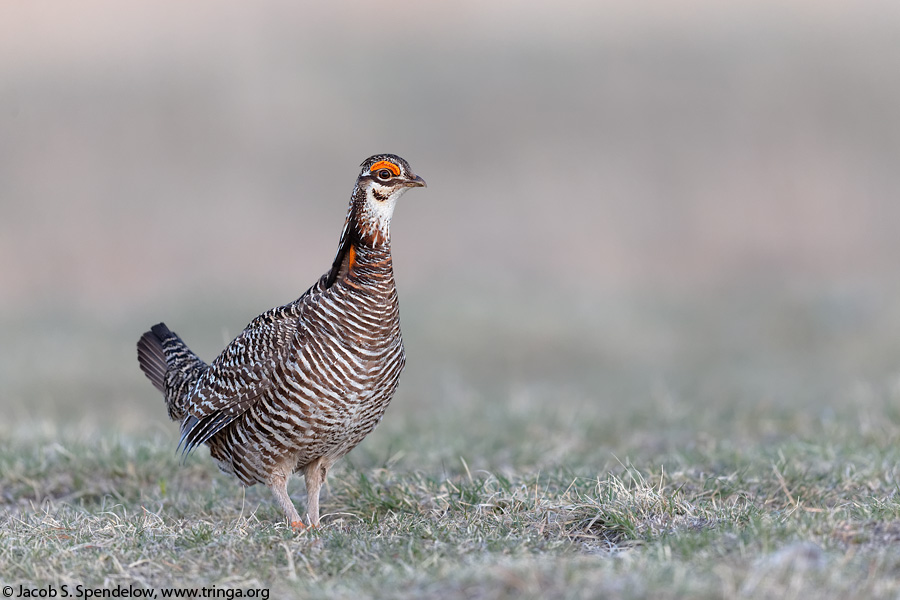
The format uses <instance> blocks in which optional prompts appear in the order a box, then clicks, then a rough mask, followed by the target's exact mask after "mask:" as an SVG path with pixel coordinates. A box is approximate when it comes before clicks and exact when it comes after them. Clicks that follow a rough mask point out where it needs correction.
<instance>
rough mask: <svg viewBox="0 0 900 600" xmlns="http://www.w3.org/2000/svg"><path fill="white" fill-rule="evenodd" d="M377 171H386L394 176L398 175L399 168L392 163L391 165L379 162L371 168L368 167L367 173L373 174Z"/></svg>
mask: <svg viewBox="0 0 900 600" xmlns="http://www.w3.org/2000/svg"><path fill="white" fill-rule="evenodd" d="M379 169H387V170H388V171H390V172H391V173H393V174H394V175H399V174H400V167H398V166H397V165H395V164H394V163H392V162H390V161H388V160H380V161H378V162H377V163H375V164H374V165H372V166H371V167H369V173H374V172H375V171H377V170H379Z"/></svg>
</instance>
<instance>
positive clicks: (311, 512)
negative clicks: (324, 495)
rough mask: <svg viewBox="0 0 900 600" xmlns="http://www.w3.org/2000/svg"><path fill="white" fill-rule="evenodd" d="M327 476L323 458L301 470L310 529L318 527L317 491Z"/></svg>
mask: <svg viewBox="0 0 900 600" xmlns="http://www.w3.org/2000/svg"><path fill="white" fill-rule="evenodd" d="M327 474H328V466H327V465H326V463H325V460H324V458H317V459H316V460H314V461H312V462H311V463H309V464H308V465H306V468H304V469H303V476H304V478H305V479H306V513H307V517H308V518H309V526H310V527H318V526H319V491H320V490H321V489H322V484H323V483H324V482H325V477H326V475H327Z"/></svg>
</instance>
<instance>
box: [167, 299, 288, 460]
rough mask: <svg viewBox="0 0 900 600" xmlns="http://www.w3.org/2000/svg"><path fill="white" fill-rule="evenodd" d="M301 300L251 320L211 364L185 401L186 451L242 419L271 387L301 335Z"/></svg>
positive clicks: (183, 437) (183, 444)
mask: <svg viewBox="0 0 900 600" xmlns="http://www.w3.org/2000/svg"><path fill="white" fill-rule="evenodd" d="M296 304H297V303H293V304H288V305H285V306H282V307H279V308H274V309H272V310H270V311H267V312H265V313H263V314H261V315H260V316H258V317H257V318H256V319H254V320H253V322H251V323H250V324H249V325H248V326H247V328H246V329H244V331H242V332H241V334H240V335H239V336H237V337H236V338H235V339H234V340H233V341H232V342H231V343H230V344H228V346H227V347H226V348H225V350H223V351H222V353H221V354H220V355H219V356H218V357H217V358H216V359H215V360H214V361H213V362H212V363H211V364H210V365H209V369H208V370H207V371H206V372H205V373H204V374H203V375H202V376H201V378H200V380H199V381H198V382H197V387H196V388H195V389H194V391H193V392H192V393H191V396H190V398H189V399H188V402H187V415H186V416H185V418H184V420H183V421H182V424H181V441H180V442H179V444H178V445H179V447H180V448H182V455H184V456H186V455H187V454H189V453H190V452H191V451H192V450H193V449H194V448H196V447H197V446H199V445H201V444H203V443H204V442H206V441H207V440H209V439H210V438H211V437H212V436H214V435H215V434H216V433H218V432H219V431H221V430H222V429H223V428H225V427H226V426H227V425H228V424H229V423H231V422H232V421H234V420H235V419H237V418H238V417H240V416H241V415H242V414H244V412H246V411H247V410H248V409H249V408H250V407H251V406H253V404H255V403H256V401H257V400H258V399H259V398H260V397H262V396H263V395H264V394H265V393H266V392H267V391H268V390H270V389H271V388H272V386H273V378H274V375H275V370H276V368H277V365H279V364H281V363H282V362H283V361H284V360H286V357H287V355H288V354H289V353H290V352H291V348H292V346H293V342H294V339H295V336H297V334H298V313H297V308H296Z"/></svg>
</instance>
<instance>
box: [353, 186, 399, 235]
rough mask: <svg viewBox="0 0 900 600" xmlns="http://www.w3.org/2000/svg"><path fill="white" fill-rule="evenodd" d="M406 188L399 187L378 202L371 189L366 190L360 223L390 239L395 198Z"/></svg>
mask: <svg viewBox="0 0 900 600" xmlns="http://www.w3.org/2000/svg"><path fill="white" fill-rule="evenodd" d="M407 189H408V188H405V187H401V188H399V189H396V190H394V192H393V193H392V194H391V195H390V196H388V197H387V199H386V200H379V199H378V198H376V197H375V194H374V193H373V192H372V190H373V188H372V187H369V188H368V189H367V190H366V203H365V205H364V206H363V210H362V215H360V216H361V217H362V219H361V220H362V221H363V222H364V223H367V224H370V225H371V227H373V228H374V229H375V230H377V231H378V232H380V233H381V234H382V235H383V236H385V237H386V238H389V237H390V226H391V217H392V216H393V215H394V206H395V205H396V204H397V198H399V197H400V196H402V195H403V193H404V192H406V190H407Z"/></svg>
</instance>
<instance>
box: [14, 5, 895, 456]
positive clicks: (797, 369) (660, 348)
mask: <svg viewBox="0 0 900 600" xmlns="http://www.w3.org/2000/svg"><path fill="white" fill-rule="evenodd" d="M377 152H393V153H397V154H400V155H401V156H403V157H405V158H406V159H408V160H409V161H410V163H411V164H412V166H413V168H414V169H415V170H416V171H417V173H419V174H420V175H422V176H423V177H424V178H425V179H426V180H427V182H428V186H429V187H428V189H427V190H421V191H416V192H414V193H411V194H408V195H407V196H406V197H404V198H403V200H402V202H401V204H400V205H399V206H398V210H397V212H396V214H395V219H394V225H393V232H392V236H393V244H394V260H395V269H396V278H397V282H398V287H399V291H400V298H401V306H402V317H403V324H404V337H405V340H406V346H407V352H408V354H409V361H408V366H407V371H406V372H405V375H404V379H403V381H402V382H401V389H400V391H399V393H398V396H397V398H396V400H395V405H394V406H392V409H391V411H389V413H388V418H387V419H386V420H385V427H387V428H388V431H389V432H390V431H400V430H402V429H403V428H408V427H412V426H413V424H414V423H420V424H425V425H422V426H423V427H425V428H426V429H427V428H428V427H430V428H432V429H438V428H439V427H438V424H445V423H447V422H448V421H447V419H451V418H453V417H456V418H459V419H462V421H461V422H462V423H465V425H461V426H460V429H458V431H459V432H464V433H461V435H463V437H465V436H466V435H469V436H472V435H475V433H477V428H478V427H479V425H478V423H479V422H483V423H488V424H496V423H499V422H507V423H515V422H516V419H517V415H519V416H520V417H521V421H522V423H521V426H522V427H523V428H525V429H527V428H528V427H531V426H532V425H529V423H533V422H534V417H535V415H542V414H544V415H546V416H547V421H546V423H550V425H547V426H548V427H555V428H557V430H559V431H565V430H566V428H567V427H578V426H585V425H583V424H584V423H594V424H596V427H597V428H595V429H590V430H583V433H584V443H585V444H586V445H588V444H590V443H596V444H601V443H603V444H608V445H609V447H611V448H613V449H615V447H616V444H617V443H621V444H623V445H626V446H627V441H621V440H620V438H617V437H616V436H617V435H619V436H621V435H623V434H622V433H621V432H622V431H623V430H625V429H629V427H623V425H626V426H630V425H634V426H635V427H634V428H633V429H634V430H638V431H639V429H640V423H641V419H642V418H645V417H648V416H649V415H653V416H655V417H658V416H659V415H660V414H664V415H674V416H673V419H676V420H677V419H678V418H683V419H690V418H691V415H695V414H701V413H704V414H706V413H714V414H718V415H719V416H720V417H721V420H720V421H719V422H726V421H727V416H728V414H730V412H733V411H740V410H745V411H753V414H755V415H758V416H759V419H760V420H762V421H764V420H765V419H766V418H768V417H767V416H768V415H772V414H782V415H784V414H787V415H790V414H808V415H813V416H814V418H816V419H826V420H827V419H829V418H840V417H841V416H842V415H844V414H848V415H850V414H854V415H855V414H858V413H859V412H860V411H859V410H858V409H859V405H858V403H859V402H861V400H860V399H861V398H866V397H870V396H872V395H875V396H883V395H885V394H888V395H890V394H894V393H895V391H896V388H897V387H898V385H900V379H898V374H900V370H898V366H900V270H898V268H897V267H898V265H897V263H898V257H900V198H898V191H900V4H898V3H896V2H893V1H887V0H885V1H867V2H859V1H852V0H832V1H818V2H808V1H801V0H797V1H794V2H775V1H759V0H753V1H750V0H746V1H738V2H728V3H722V2H714V1H712V0H688V1H685V2H679V3H665V2H659V3H653V2H632V1H625V0H621V1H618V0H616V1H612V2H588V1H578V0H569V1H562V2H553V3H550V2H547V3H543V4H540V3H524V4H523V3H519V2H511V1H507V0H500V1H495V2H481V1H477V2H476V1H468V0H463V1H461V2H453V3H440V4H439V3H413V2H393V1H388V2H379V3H368V2H361V1H349V2H334V3H330V4H328V5H327V6H326V5H325V4H324V3H315V4H313V3H297V2H288V1H274V0H264V1H260V2H254V3H245V2H236V1H227V2H223V1H220V0H215V1H213V0H205V1H204V0H200V1H195V2H190V3H183V2H157V1H153V2H151V1H135V2H128V3H122V2H115V1H112V0H90V1H85V2H79V3H60V2H51V1H35V2H27V3H26V2H6V3H3V5H2V7H0V331H2V334H0V408H2V412H3V414H4V416H3V418H2V423H0V431H6V432H11V431H14V430H16V431H21V430H23V429H27V428H28V427H31V426H41V427H43V426H46V424H47V423H51V424H55V425H54V426H56V425H59V424H66V425H67V426H74V427H80V428H84V429H86V430H91V429H94V428H100V427H102V428H104V429H106V430H112V431H124V432H129V431H142V432H144V431H148V430H151V431H160V432H165V435H171V436H172V437H173V438H174V436H175V430H176V427H175V426H174V425H170V424H168V423H167V422H166V416H165V410H164V408H163V403H162V400H161V399H160V398H159V396H158V394H157V393H156V391H155V390H154V389H153V388H152V386H151V385H150V384H149V383H148V382H147V381H146V380H145V379H144V377H143V375H142V374H141V373H140V371H139V369H138V367H137V361H136V359H135V348H134V345H135V342H136V341H137V339H138V337H139V336H140V334H141V333H142V332H144V331H145V330H146V329H147V328H148V327H149V326H150V325H152V324H153V323H156V322H158V321H161V320H164V321H165V322H166V323H167V324H168V325H169V326H170V327H171V328H172V329H174V330H175V331H177V332H178V333H179V334H181V335H182V337H183V338H184V339H185V340H186V341H187V342H188V343H189V344H190V345H191V346H192V347H193V348H194V349H195V350H196V351H197V352H198V353H199V354H200V355H201V356H203V357H204V358H207V359H211V358H213V357H214V356H215V355H216V354H217V353H218V352H219V351H220V350H221V348H222V347H223V346H224V344H225V343H226V342H227V341H229V340H230V339H231V338H232V337H233V336H235V335H236V334H237V333H238V332H239V331H240V330H241V329H242V328H243V327H244V326H245V325H246V324H247V323H248V322H249V321H250V319H252V318H253V317H254V316H255V315H257V314H258V313H260V312H262V311H263V310H265V309H268V308H270V307H271V306H274V305H277V304H283V303H286V302H288V301H290V300H292V299H294V298H295V297H297V296H298V295H299V294H301V293H302V292H303V291H304V290H306V288H307V287H308V286H309V285H310V284H311V283H312V282H314V281H315V279H316V278H317V277H318V276H319V275H320V274H321V273H322V272H324V271H325V269H326V268H327V267H328V265H329V264H330V261H331V260H332V258H333V255H334V252H335V250H336V246H337V242H338V237H339V234H340V229H341V226H342V224H343V218H344V213H345V210H346V205H347V201H348V198H349V194H350V192H351V189H352V186H353V182H354V179H355V177H356V175H357V172H358V169H357V165H359V163H360V162H361V161H362V160H363V159H365V158H366V157H368V156H369V155H371V154H374V153H377ZM779 411H780V412H779ZM679 415H680V416H679ZM835 415H837V417H835ZM861 419H862V418H861ZM743 422H744V423H746V422H747V421H746V420H745V421H743ZM429 423H430V425H428V424H429ZM860 423H861V425H860V426H864V423H863V421H862V420H861V421H860ZM762 429H763V430H764V429H765V427H762ZM538 433H540V432H538ZM728 434H729V432H728V431H713V432H711V435H714V436H721V435H728ZM595 435H596V439H595V438H594V436H595ZM602 436H603V437H602ZM601 437H602V439H601ZM694 437H696V431H687V432H686V433H685V439H683V440H675V441H673V443H691V440H692V439H694ZM622 439H624V438H622ZM617 440H619V441H617Z"/></svg>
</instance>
